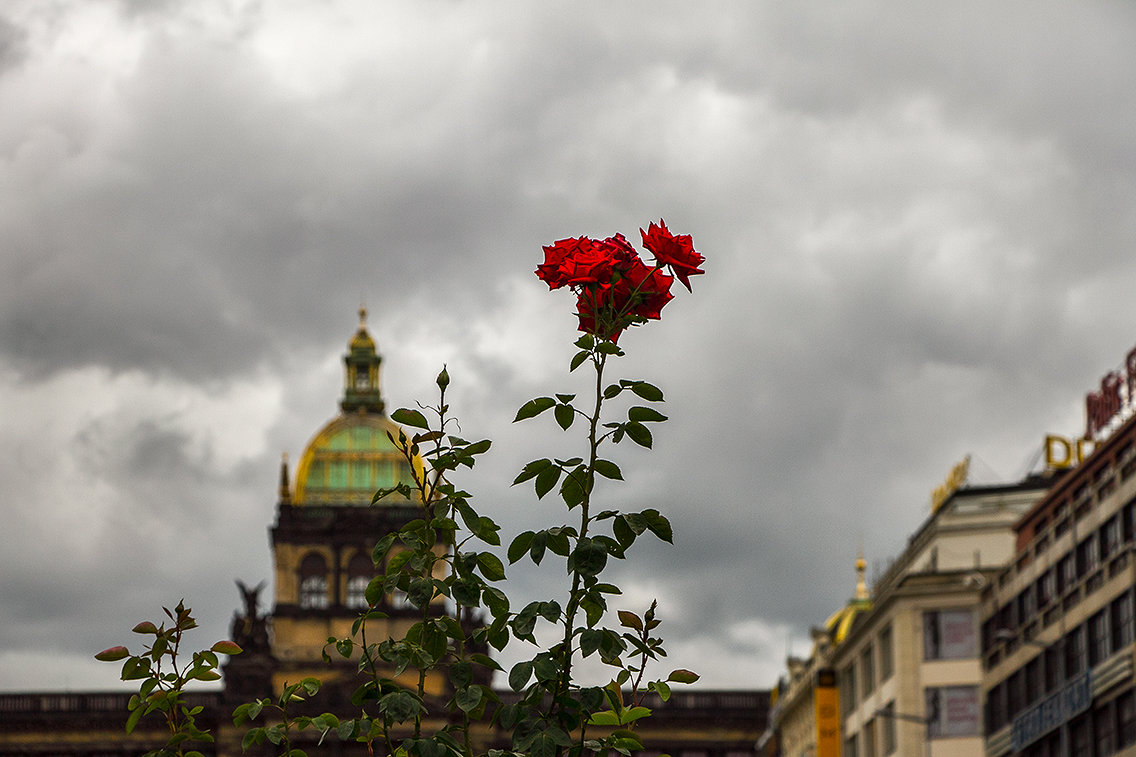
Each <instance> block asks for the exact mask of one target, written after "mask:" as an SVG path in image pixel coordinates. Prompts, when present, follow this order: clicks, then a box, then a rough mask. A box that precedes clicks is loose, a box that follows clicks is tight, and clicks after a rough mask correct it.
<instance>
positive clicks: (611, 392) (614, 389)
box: [603, 384, 623, 400]
mask: <svg viewBox="0 0 1136 757" xmlns="http://www.w3.org/2000/svg"><path fill="white" fill-rule="evenodd" d="M622 391H623V387H622V386H620V385H619V384H612V385H610V386H608V387H607V388H606V389H604V391H603V396H604V399H605V400H610V399H614V398H616V397H618V396H619V395H620V393H621V392H622Z"/></svg>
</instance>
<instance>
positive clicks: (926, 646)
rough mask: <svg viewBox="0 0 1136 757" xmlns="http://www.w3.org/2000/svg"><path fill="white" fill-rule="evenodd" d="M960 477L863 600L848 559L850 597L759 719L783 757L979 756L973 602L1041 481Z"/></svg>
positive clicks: (817, 632)
mask: <svg viewBox="0 0 1136 757" xmlns="http://www.w3.org/2000/svg"><path fill="white" fill-rule="evenodd" d="M966 467H967V464H966V461H964V462H963V463H960V464H959V465H958V466H956V467H955V469H954V470H953V471H952V475H951V477H950V478H949V479H948V484H947V485H945V486H943V487H940V488H939V489H938V490H936V493H935V495H934V496H933V499H932V512H931V514H930V516H929V517H928V518H927V520H926V521H925V522H924V523H923V525H922V526H921V527H920V528H919V530H918V531H916V532H915V534H914V535H912V536H911V537H910V539H909V540H908V544H907V548H906V549H905V550H904V551H903V553H902V554H900V555H899V556H898V557H897V558H896V559H895V561H894V562H893V563H892V564H891V566H890V567H889V568H888V569H887V570H886V571H885V572H884V574H883V575H882V576H881V577H880V578H879V579H878V580H877V581H875V583H874V585H873V587H872V589H871V591H870V592H869V591H868V589H867V587H866V585H865V582H864V578H863V573H864V562H863V559H862V558H861V559H859V560H858V561H857V572H858V581H857V590H856V594H855V596H854V597H853V598H852V600H850V601H849V602H848V603H847V604H846V605H845V607H843V608H842V609H841V610H840V611H839V612H838V613H836V614H834V615H833V616H832V617H831V618H829V620H828V621H827V622H826V623H825V625H824V626H823V627H821V628H819V629H814V631H813V639H814V647H813V653H812V655H811V656H810V658H809V659H808V660H803V661H802V660H793V659H790V661H789V676H788V677H787V679H786V680H785V684H784V686H783V687H779V688H780V694H779V696H778V697H777V701H776V704H775V706H774V709H773V713H772V717H771V720H772V722H773V728H774V729H775V730H776V732H777V737H778V740H779V742H780V744H781V754H782V755H784V756H785V757H804V756H805V755H812V756H815V757H839V756H841V755H842V756H843V757H881V756H882V755H892V754H898V755H905V756H906V755H927V756H928V757H950V756H953V755H958V756H959V757H963V756H964V755H966V756H969V755H977V754H981V753H982V749H983V741H982V727H981V706H980V701H981V699H980V684H981V681H982V669H981V665H980V661H979V645H978V605H979V600H980V594H981V591H982V589H983V588H984V587H985V586H986V585H987V584H988V583H989V582H990V581H991V580H993V578H994V576H995V575H997V573H998V571H1000V570H1001V569H1002V568H1003V567H1004V566H1005V565H1006V564H1007V563H1008V562H1009V561H1010V560H1011V559H1012V557H1013V555H1014V547H1015V541H1014V539H1015V537H1014V532H1013V528H1012V527H1013V525H1014V524H1015V523H1016V522H1017V521H1018V519H1019V518H1020V517H1021V516H1022V515H1023V514H1024V513H1025V512H1027V511H1028V510H1029V509H1030V508H1031V507H1032V506H1033V505H1034V504H1035V503H1036V502H1037V501H1038V500H1039V499H1040V498H1041V496H1042V495H1043V494H1044V493H1045V491H1046V490H1047V489H1048V487H1049V486H1050V483H1051V481H1050V480H1049V479H1046V478H1043V477H1031V478H1028V479H1026V480H1024V481H1021V482H1019V483H1014V484H1006V485H997V486H965V479H966ZM832 683H835V686H836V688H835V691H833V689H832V686H831V684H832ZM834 705H835V707H836V713H837V715H836V717H835V718H829V717H826V716H825V714H824V713H825V712H826V710H831V708H832V707H833V706H834ZM834 729H835V730H834Z"/></svg>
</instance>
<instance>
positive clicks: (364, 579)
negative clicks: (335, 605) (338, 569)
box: [346, 553, 375, 610]
mask: <svg viewBox="0 0 1136 757" xmlns="http://www.w3.org/2000/svg"><path fill="white" fill-rule="evenodd" d="M374 572H375V571H374V567H373V563H372V562H371V558H370V557H369V556H368V555H364V554H363V553H359V554H357V555H355V556H354V557H352V558H351V562H350V563H348V565H347V602H346V604H347V606H348V607H349V608H351V609H352V610H365V609H367V607H368V606H369V605H368V603H367V585H368V584H369V583H371V578H372V577H373V575H374Z"/></svg>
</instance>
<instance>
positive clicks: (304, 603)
mask: <svg viewBox="0 0 1136 757" xmlns="http://www.w3.org/2000/svg"><path fill="white" fill-rule="evenodd" d="M327 605H328V597H327V562H326V561H325V560H324V559H323V555H320V554H316V553H314V552H313V553H311V554H309V555H306V556H305V557H304V559H303V560H302V561H301V562H300V607H301V608H303V609H305V610H322V609H325V608H326V607H327Z"/></svg>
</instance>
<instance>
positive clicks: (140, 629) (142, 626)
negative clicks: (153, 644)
mask: <svg viewBox="0 0 1136 757" xmlns="http://www.w3.org/2000/svg"><path fill="white" fill-rule="evenodd" d="M133 630H134V633H153V634H156V633H158V627H157V626H156V625H154V624H153V623H151V622H150V621H148V620H144V621H142V622H141V623H139V624H138V625H136V626H134V629H133Z"/></svg>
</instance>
